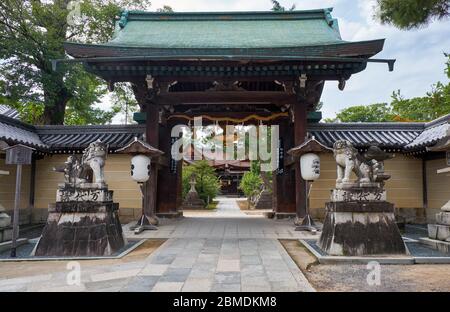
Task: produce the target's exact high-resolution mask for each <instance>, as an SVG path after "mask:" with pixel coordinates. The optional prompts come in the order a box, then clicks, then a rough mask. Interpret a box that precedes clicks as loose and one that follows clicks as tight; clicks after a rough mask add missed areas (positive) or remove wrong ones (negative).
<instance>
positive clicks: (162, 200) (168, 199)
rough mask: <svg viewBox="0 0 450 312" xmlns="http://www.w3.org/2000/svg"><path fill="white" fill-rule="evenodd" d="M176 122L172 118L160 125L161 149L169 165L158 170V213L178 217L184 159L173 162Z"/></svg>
mask: <svg viewBox="0 0 450 312" xmlns="http://www.w3.org/2000/svg"><path fill="white" fill-rule="evenodd" d="M175 125H176V124H175V123H174V122H171V121H170V120H169V121H168V122H167V123H165V124H164V125H161V126H160V131H159V143H160V145H159V149H160V150H162V151H163V152H164V157H165V159H166V160H167V165H165V166H163V167H161V168H160V169H159V170H158V180H159V181H158V196H157V207H156V214H157V215H158V216H160V217H169V218H170V217H177V216H179V215H180V212H179V211H178V207H180V206H181V187H179V186H180V185H181V170H182V166H181V165H182V161H181V160H180V161H177V162H175V163H174V162H173V160H172V157H171V152H172V151H171V150H172V137H171V132H172V128H173V127H174V126H175Z"/></svg>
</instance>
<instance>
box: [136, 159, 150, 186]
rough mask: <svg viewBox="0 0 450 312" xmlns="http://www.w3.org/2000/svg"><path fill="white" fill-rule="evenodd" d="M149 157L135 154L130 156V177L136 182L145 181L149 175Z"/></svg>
mask: <svg viewBox="0 0 450 312" xmlns="http://www.w3.org/2000/svg"><path fill="white" fill-rule="evenodd" d="M150 162H151V161H150V157H148V156H145V155H136V156H134V157H133V158H131V177H132V178H133V180H134V181H136V182H138V183H144V182H147V181H148V179H149V177H150Z"/></svg>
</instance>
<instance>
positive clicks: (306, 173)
mask: <svg viewBox="0 0 450 312" xmlns="http://www.w3.org/2000/svg"><path fill="white" fill-rule="evenodd" d="M300 172H301V173H302V178H303V180H305V181H315V180H317V179H318V178H319V176H320V158H319V156H318V155H316V154H313V153H308V154H304V155H302V156H301V157H300Z"/></svg>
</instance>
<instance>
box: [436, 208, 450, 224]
mask: <svg viewBox="0 0 450 312" xmlns="http://www.w3.org/2000/svg"><path fill="white" fill-rule="evenodd" d="M436 223H437V224H442V225H449V226H450V212H447V211H442V212H440V213H438V214H436Z"/></svg>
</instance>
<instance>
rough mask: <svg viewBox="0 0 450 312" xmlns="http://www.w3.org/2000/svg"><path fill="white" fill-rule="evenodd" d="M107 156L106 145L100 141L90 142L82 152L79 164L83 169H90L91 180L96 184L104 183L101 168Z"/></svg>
mask: <svg viewBox="0 0 450 312" xmlns="http://www.w3.org/2000/svg"><path fill="white" fill-rule="evenodd" d="M107 154H108V144H106V143H103V142H102V141H100V140H97V141H95V142H92V143H91V144H89V146H88V147H87V148H86V149H85V150H84V152H83V157H82V158H81V164H82V166H83V168H84V169H86V168H87V167H88V168H87V169H89V168H90V169H91V170H92V173H93V178H94V179H95V182H96V183H105V174H104V170H103V167H104V166H105V160H106V156H107Z"/></svg>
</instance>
